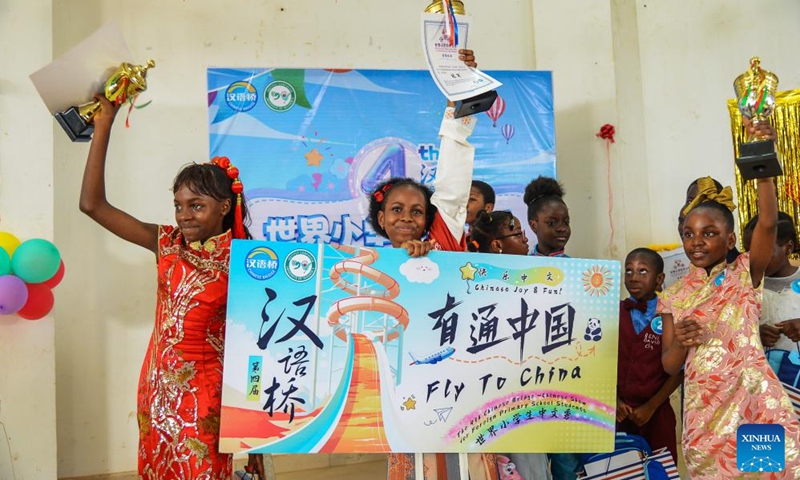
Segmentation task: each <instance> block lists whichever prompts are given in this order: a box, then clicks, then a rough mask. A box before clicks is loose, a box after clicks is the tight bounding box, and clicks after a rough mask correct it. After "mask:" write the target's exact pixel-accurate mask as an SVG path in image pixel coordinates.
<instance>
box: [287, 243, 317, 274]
mask: <svg viewBox="0 0 800 480" xmlns="http://www.w3.org/2000/svg"><path fill="white" fill-rule="evenodd" d="M283 270H284V272H286V276H287V277H289V279H291V280H293V281H295V282H307V281H308V280H311V279H312V278H314V274H315V273H317V260H316V259H315V258H314V255H312V254H311V252H309V251H308V250H302V249H299V250H294V251H292V252H291V253H290V254H289V255H287V256H286V260H285V261H284V262H283Z"/></svg>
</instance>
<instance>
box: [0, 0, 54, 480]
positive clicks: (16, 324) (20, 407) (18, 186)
mask: <svg viewBox="0 0 800 480" xmlns="http://www.w3.org/2000/svg"><path fill="white" fill-rule="evenodd" d="M51 15H52V11H51V7H50V3H49V2H15V5H13V6H12V5H10V4H9V3H8V2H0V65H2V70H1V71H0V231H8V232H11V233H13V234H15V235H16V236H17V237H19V238H20V240H23V241H24V240H27V239H30V238H46V239H49V240H52V239H53V168H52V164H53V161H52V159H53V128H52V127H53V125H52V120H51V119H50V118H49V116H48V115H47V114H46V110H45V109H44V106H43V104H42V102H41V100H39V96H38V94H37V93H36V90H35V89H34V88H33V84H31V82H30V80H29V79H28V75H29V74H30V73H32V72H33V71H35V70H37V69H39V68H40V67H42V66H43V65H45V64H47V63H48V62H49V61H50V59H51V43H52V28H51V25H52V21H51V19H52V16H51ZM23 45H24V47H23ZM56 297H57V301H59V300H63V295H62V292H61V291H60V289H57V290H56ZM54 343H55V327H54V317H53V315H52V314H50V315H48V316H47V317H45V318H43V319H41V320H38V321H35V322H30V321H26V320H22V319H20V318H18V317H16V316H8V317H0V423H2V425H0V478H2V479H4V480H12V479H16V480H22V479H28V480H38V479H48V478H55V476H56V408H55V396H56V392H55V390H56V379H55V349H54Z"/></svg>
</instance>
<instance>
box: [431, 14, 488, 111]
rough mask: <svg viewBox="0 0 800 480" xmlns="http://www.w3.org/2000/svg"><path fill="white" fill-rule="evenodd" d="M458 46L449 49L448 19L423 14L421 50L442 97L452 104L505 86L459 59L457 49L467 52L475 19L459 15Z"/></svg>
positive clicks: (457, 17) (438, 15)
mask: <svg viewBox="0 0 800 480" xmlns="http://www.w3.org/2000/svg"><path fill="white" fill-rule="evenodd" d="M456 22H458V44H457V45H455V46H450V42H449V40H448V37H447V36H446V35H445V33H444V31H445V16H444V15H443V14H439V13H423V14H422V48H423V52H424V54H425V61H426V62H427V63H428V70H430V72H431V76H432V77H433V81H434V82H435V83H436V86H437V87H439V90H441V92H442V94H444V96H445V97H447V98H448V99H450V100H452V101H458V100H464V99H465V98H471V97H474V96H476V95H480V94H481V93H486V92H489V91H491V90H495V89H497V88H498V87H500V86H501V85H503V84H502V83H500V82H498V81H497V80H495V79H494V78H492V77H490V76H489V75H486V74H485V73H483V72H481V71H480V70H478V69H477V68H470V67H468V66H466V65H464V62H462V61H461V60H459V59H458V49H460V48H467V37H468V36H469V30H470V25H471V23H472V17H470V16H468V15H456Z"/></svg>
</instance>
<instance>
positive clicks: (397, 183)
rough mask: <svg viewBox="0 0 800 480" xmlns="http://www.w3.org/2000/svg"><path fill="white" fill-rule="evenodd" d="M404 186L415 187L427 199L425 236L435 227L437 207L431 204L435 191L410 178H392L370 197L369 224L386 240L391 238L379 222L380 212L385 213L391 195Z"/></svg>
mask: <svg viewBox="0 0 800 480" xmlns="http://www.w3.org/2000/svg"><path fill="white" fill-rule="evenodd" d="M402 186H410V187H414V188H416V189H417V190H419V191H420V192H421V193H422V195H423V196H424V197H425V232H423V236H424V235H425V233H427V232H428V230H430V228H431V225H433V219H434V218H436V205H434V204H432V203H431V197H432V196H433V191H432V190H431V189H430V188H428V187H426V186H425V185H422V184H421V183H419V182H417V181H416V180H412V179H410V178H400V177H394V178H390V179H389V180H386V181H384V182H381V183H379V184H378V185H377V186H376V187H375V190H374V191H373V192H372V193H371V194H370V196H369V223H370V225H372V229H373V230H375V233H377V234H378V235H380V236H382V237H384V238H389V235H388V234H387V233H386V230H384V228H383V227H382V226H381V224H380V223H379V222H378V212H382V211H383V209H384V207H385V204H386V199H387V198H389V194H390V193H391V192H392V190H394V189H395V188H397V187H402Z"/></svg>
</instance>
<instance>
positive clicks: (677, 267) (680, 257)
mask: <svg viewBox="0 0 800 480" xmlns="http://www.w3.org/2000/svg"><path fill="white" fill-rule="evenodd" d="M659 253H660V254H661V257H662V258H664V288H667V287H669V286H670V285H672V284H673V283H675V282H677V281H678V280H680V279H681V278H683V277H684V276H685V275H686V274H687V273H689V265H690V264H691V261H690V260H689V257H687V256H686V252H684V250H683V247H678V248H676V249H675V250H668V251H666V252H659Z"/></svg>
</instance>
